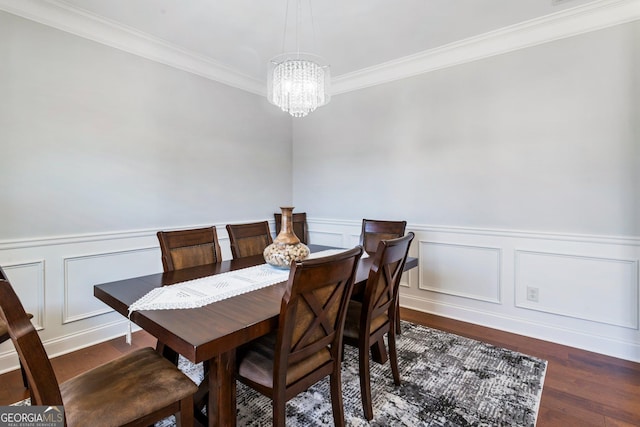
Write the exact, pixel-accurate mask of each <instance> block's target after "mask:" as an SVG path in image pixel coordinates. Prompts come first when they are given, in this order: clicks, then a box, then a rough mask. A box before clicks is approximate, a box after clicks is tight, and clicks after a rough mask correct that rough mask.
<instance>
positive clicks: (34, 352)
mask: <svg viewBox="0 0 640 427" xmlns="http://www.w3.org/2000/svg"><path fill="white" fill-rule="evenodd" d="M1 271H2V269H1V268H0V272H1ZM0 318H2V320H3V321H4V322H5V323H6V324H7V329H8V331H9V336H10V337H11V341H13V345H14V346H15V348H16V350H17V352H18V356H19V357H20V360H21V361H22V364H23V366H24V369H25V372H26V374H27V378H28V380H29V386H30V391H31V399H32V400H31V405H42V406H63V407H64V413H65V419H66V425H67V426H69V427H73V426H80V427H84V426H104V425H114V426H115V425H117V426H125V425H126V426H148V425H149V424H153V423H154V422H155V421H159V420H161V419H163V418H166V417H168V416H170V415H174V414H175V416H176V419H177V420H178V425H181V426H187V427H188V426H192V425H193V394H194V393H195V392H196V390H197V389H198V387H197V386H196V385H195V384H194V383H193V382H192V381H191V380H190V379H189V377H187V376H186V375H185V374H183V373H182V372H181V371H180V370H178V368H176V367H175V366H174V365H172V364H171V363H170V362H169V361H167V360H166V359H164V358H163V357H162V356H160V355H158V353H156V352H155V350H153V349H152V348H148V347H147V348H142V349H138V350H135V351H132V352H130V353H127V354H125V355H124V356H121V357H119V358H118V359H115V360H112V361H111V362H108V363H106V364H104V365H101V366H98V367H96V368H94V369H91V370H89V371H87V372H84V373H82V374H80V375H78V376H76V377H74V378H71V379H70V380H68V381H65V382H63V383H58V380H57V379H56V376H55V372H54V370H53V367H52V365H51V361H50V360H49V357H48V356H47V353H46V351H45V349H44V346H43V345H42V341H41V340H40V336H39V335H38V333H37V332H36V330H35V328H34V327H33V325H32V324H31V322H30V321H29V317H28V316H27V313H26V312H25V311H24V308H23V306H22V303H21V302H20V299H19V298H18V296H17V295H16V293H15V291H14V289H13V287H12V286H11V284H10V283H9V281H8V280H6V276H5V275H4V273H2V279H1V280H0Z"/></svg>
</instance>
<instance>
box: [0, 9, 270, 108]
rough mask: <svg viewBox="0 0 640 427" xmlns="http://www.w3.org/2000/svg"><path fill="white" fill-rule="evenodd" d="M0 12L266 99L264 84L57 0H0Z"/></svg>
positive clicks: (192, 53)
mask: <svg viewBox="0 0 640 427" xmlns="http://www.w3.org/2000/svg"><path fill="white" fill-rule="evenodd" d="M0 10H3V11H5V12H8V13H11V14H13V15H17V16H20V17H22V18H26V19H29V20H31V21H35V22H38V23H40V24H44V25H47V26H49V27H53V28H56V29H58V30H62V31H65V32H67V33H71V34H74V35H76V36H79V37H83V38H85V39H89V40H92V41H95V42H98V43H101V44H104V45H106V46H110V47H113V48H116V49H119V50H122V51H125V52H128V53H131V54H134V55H137V56H140V57H142V58H146V59H149V60H151V61H155V62H159V63H161V64H165V65H168V66H170V67H173V68H177V69H179V70H183V71H187V72H189V73H192V74H196V75H199V76H201V77H205V78H207V79H210V80H215V81H217V82H219V83H223V84H225V85H228V86H232V87H235V88H238V89H242V90H245V91H248V92H251V93H254V94H257V95H261V96H266V88H265V85H264V82H262V81H260V80H258V79H254V78H252V77H249V76H246V75H244V74H242V73H239V72H238V71H235V70H233V69H231V68H229V67H227V66H225V65H223V64H220V63H217V62H215V61H213V60H211V59H210V58H207V57H205V56H203V55H200V54H198V53H195V52H192V51H188V50H186V49H182V48H180V47H178V46H175V45H172V44H171V43H168V42H166V41H164V40H162V39H159V38H155V37H151V36H149V35H148V34H145V33H143V32H140V31H137V30H135V29H132V28H129V27H127V26H124V25H121V24H118V23H116V22H113V21H110V20H107V19H104V18H102V17H99V16H97V15H94V14H91V13H88V12H86V11H83V10H80V9H77V8H75V7H72V6H70V5H68V4H66V3H64V2H62V1H58V0H0Z"/></svg>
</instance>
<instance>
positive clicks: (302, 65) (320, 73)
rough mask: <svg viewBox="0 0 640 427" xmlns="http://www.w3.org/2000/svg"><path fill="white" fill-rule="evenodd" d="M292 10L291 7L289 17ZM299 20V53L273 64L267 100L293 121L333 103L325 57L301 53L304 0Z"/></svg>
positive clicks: (268, 83) (272, 62)
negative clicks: (300, 38)
mask: <svg viewBox="0 0 640 427" xmlns="http://www.w3.org/2000/svg"><path fill="white" fill-rule="evenodd" d="M309 7H310V6H309ZM288 9H289V7H288V4H287V14H288ZM297 18H298V19H297V23H296V47H297V51H296V52H292V53H283V54H281V55H278V56H276V57H274V58H272V59H271V61H269V72H268V75H267V86H268V95H267V98H268V99H269V102H270V103H272V104H274V105H277V106H278V107H280V109H282V111H286V112H287V113H289V114H291V115H292V116H293V117H304V116H306V115H307V114H309V113H310V112H312V111H314V110H315V109H316V108H318V107H321V106H323V105H325V104H326V103H328V102H329V99H330V97H331V96H330V94H329V84H330V81H331V71H330V68H329V66H328V65H327V64H326V63H325V62H324V60H323V59H322V58H321V57H319V56H317V55H311V54H308V53H301V52H300V46H299V43H298V27H299V24H300V0H298V5H297ZM286 21H287V19H286V17H285V36H284V39H286V27H287V22H286ZM312 27H313V21H312ZM284 42H285V40H283V50H284Z"/></svg>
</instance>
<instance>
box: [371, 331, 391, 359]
mask: <svg viewBox="0 0 640 427" xmlns="http://www.w3.org/2000/svg"><path fill="white" fill-rule="evenodd" d="M371 358H372V359H373V360H374V362H377V363H379V364H381V365H384V364H385V363H387V360H389V357H388V356H387V349H386V348H385V346H384V339H383V338H382V337H380V339H379V340H378V341H376V342H375V343H373V345H372V346H371Z"/></svg>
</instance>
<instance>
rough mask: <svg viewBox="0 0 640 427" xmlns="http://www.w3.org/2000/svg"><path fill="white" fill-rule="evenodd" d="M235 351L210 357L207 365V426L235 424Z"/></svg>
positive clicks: (222, 426)
mask: <svg viewBox="0 0 640 427" xmlns="http://www.w3.org/2000/svg"><path fill="white" fill-rule="evenodd" d="M235 364H236V352H235V350H231V351H229V352H227V353H223V354H220V355H218V356H216V357H214V358H213V359H211V362H210V365H209V401H208V403H207V413H208V415H209V427H235V425H236V379H235Z"/></svg>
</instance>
